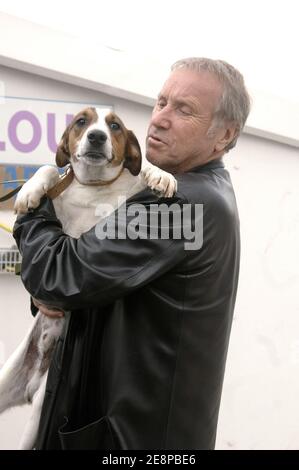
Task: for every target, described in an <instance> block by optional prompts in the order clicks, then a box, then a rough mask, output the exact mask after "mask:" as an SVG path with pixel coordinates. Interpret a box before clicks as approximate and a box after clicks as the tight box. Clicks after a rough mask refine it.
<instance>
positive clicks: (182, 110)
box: [179, 107, 191, 116]
mask: <svg viewBox="0 0 299 470" xmlns="http://www.w3.org/2000/svg"><path fill="white" fill-rule="evenodd" d="M179 111H180V112H181V113H182V114H185V116H190V114H191V111H190V109H188V108H184V107H182V108H179Z"/></svg>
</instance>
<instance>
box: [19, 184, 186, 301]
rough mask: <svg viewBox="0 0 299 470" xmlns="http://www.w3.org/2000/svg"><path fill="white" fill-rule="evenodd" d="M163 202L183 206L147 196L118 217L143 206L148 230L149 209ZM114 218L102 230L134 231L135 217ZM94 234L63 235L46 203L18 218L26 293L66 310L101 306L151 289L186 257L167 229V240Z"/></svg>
mask: <svg viewBox="0 0 299 470" xmlns="http://www.w3.org/2000/svg"><path fill="white" fill-rule="evenodd" d="M162 202H163V203H164V206H163V207H166V206H167V207H168V206H169V205H170V204H173V203H176V204H179V205H182V204H183V202H184V200H183V198H180V197H179V196H177V197H176V198H171V199H160V200H158V199H157V198H156V197H155V196H154V195H153V193H152V192H151V191H149V190H145V191H142V192H141V193H139V194H138V195H137V196H134V197H133V198H131V199H130V200H128V201H127V202H126V212H124V211H122V215H123V214H124V213H125V214H127V213H128V210H129V212H130V210H131V209H132V208H133V209H134V207H138V206H132V205H134V204H142V208H143V210H144V213H143V218H142V220H143V221H145V222H144V223H145V224H146V225H149V224H150V222H149V220H150V219H149V210H150V207H151V205H152V204H159V208H160V207H161V203H162ZM139 207H141V206H139ZM118 212H120V210H119V211H116V212H115V213H112V214H111V215H110V216H108V217H106V219H105V223H106V227H109V226H113V223H114V222H115V221H116V222H117V224H116V230H117V233H118V234H120V233H126V231H127V230H128V227H129V228H130V226H131V229H132V224H134V218H135V219H136V213H135V214H131V215H128V216H126V217H124V216H122V217H118ZM133 212H134V211H133ZM145 216H146V218H145ZM170 219H171V218H170ZM110 224H112V225H110ZM101 227H103V226H102V225H101ZM98 229H99V226H96V227H93V228H92V229H90V230H89V231H88V232H86V233H84V234H82V235H81V237H80V238H79V239H75V238H72V237H70V236H68V235H66V234H65V233H64V232H63V229H62V225H61V223H60V221H59V220H58V219H57V218H56V215H55V210H54V207H53V203H52V201H51V200H50V199H48V198H46V197H44V198H43V200H42V202H41V205H40V206H39V208H38V209H37V210H35V211H33V212H31V213H29V214H26V215H22V216H19V217H18V218H17V221H16V223H15V226H14V237H15V240H16V243H17V245H18V247H19V250H20V252H21V254H22V272H21V277H22V281H23V283H24V285H25V287H26V289H27V290H28V291H29V293H30V294H31V295H32V296H33V297H35V298H36V299H38V300H40V301H42V302H43V303H45V304H47V305H51V306H55V307H58V308H61V309H64V310H74V309H79V308H83V307H88V306H89V307H94V306H99V305H102V304H105V303H109V302H110V301H113V300H115V299H116V298H119V297H122V296H124V295H126V294H127V293H129V292H131V291H132V290H134V289H137V288H139V287H141V286H143V285H145V284H147V283H149V282H150V281H151V280H153V279H155V278H157V277H159V276H161V275H162V274H163V273H164V272H166V271H168V270H169V269H171V268H172V267H173V266H175V265H176V264H177V263H179V262H180V261H181V260H182V259H183V258H184V256H185V251H184V240H183V239H182V238H180V239H177V237H173V236H172V227H171V226H170V237H169V238H168V239H161V237H144V238H143V237H137V238H136V239H133V238H134V237H132V236H131V237H128V236H126V237H125V238H120V239H116V238H113V237H111V236H109V237H103V236H99V230H98ZM101 233H102V231H101Z"/></svg>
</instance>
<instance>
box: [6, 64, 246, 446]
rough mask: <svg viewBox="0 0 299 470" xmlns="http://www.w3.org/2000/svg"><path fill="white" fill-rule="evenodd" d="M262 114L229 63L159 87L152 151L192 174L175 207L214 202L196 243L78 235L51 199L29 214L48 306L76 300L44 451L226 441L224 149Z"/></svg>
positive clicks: (233, 280)
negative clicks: (222, 435) (222, 417)
mask: <svg viewBox="0 0 299 470" xmlns="http://www.w3.org/2000/svg"><path fill="white" fill-rule="evenodd" d="M248 113H249V97H248V93H247V91H246V88H245V86H244V82H243V77H242V76H241V74H240V73H239V72H238V71H237V70H235V69H234V68H233V67H232V66H230V65H229V64H227V63H225V62H223V61H214V60H210V59H197V58H192V59H186V60H182V61H179V62H177V63H176V64H174V66H173V67H172V72H171V74H170V76H169V78H168V80H167V81H166V83H165V84H164V86H163V88H162V90H161V93H160V95H159V97H158V100H157V104H156V106H155V108H154V111H153V115H152V119H151V122H150V125H149V130H148V135H147V141H146V145H147V159H148V160H149V161H150V162H151V163H153V164H155V165H157V166H159V167H161V168H162V169H165V170H167V171H169V172H172V173H173V174H175V175H176V177H177V179H178V192H177V195H176V196H175V198H173V199H171V201H170V202H168V205H169V204H170V203H176V204H177V205H178V207H181V208H183V207H184V206H185V205H187V206H188V205H189V206H190V205H191V206H192V208H193V209H194V210H195V209H196V207H197V206H199V207H203V243H202V246H198V247H197V248H196V249H194V247H193V248H191V249H187V248H186V240H185V239H184V237H183V236H182V237H176V236H174V235H173V233H174V229H175V227H174V225H172V226H171V227H170V237H169V238H168V239H167V238H163V237H158V238H157V237H144V238H142V237H139V238H137V239H135V240H132V239H130V237H127V238H126V239H119V240H113V239H108V238H106V239H103V240H99V239H98V238H97V236H96V231H95V230H94V229H92V230H90V231H89V232H88V233H86V234H83V235H82V236H81V238H80V239H79V240H78V241H77V240H74V239H72V238H70V237H67V236H66V235H65V234H63V232H62V230H61V226H60V224H59V221H57V219H56V217H55V213H54V210H53V206H52V203H51V201H50V200H48V199H47V198H45V199H44V200H43V202H42V204H41V206H40V207H39V209H38V210H36V211H35V212H34V213H33V214H28V215H26V216H22V217H19V219H18V221H17V223H16V225H15V232H14V234H15V238H16V241H17V243H18V246H19V247H20V250H21V252H22V254H23V265H22V279H23V282H24V284H25V286H26V288H27V289H28V291H29V292H30V294H31V295H32V296H33V297H35V298H37V299H39V303H38V305H39V307H40V309H41V310H42V311H43V313H45V314H48V315H52V316H55V315H59V312H57V311H55V310H51V309H49V308H47V307H45V306H43V305H42V304H43V302H45V304H48V305H49V304H50V305H56V306H57V307H58V308H59V309H61V310H72V315H71V319H70V322H69V325H68V332H67V335H66V337H65V338H60V340H59V341H58V344H57V347H56V350H55V355H54V359H53V361H52V364H51V368H50V371H49V378H48V384H47V391H46V397H45V402H44V406H43V411H42V416H41V423H40V429H39V438H38V442H37V448H40V449H61V448H63V449H79V448H82V449H88V448H93V449H111V448H117V449H213V448H214V445H215V438H216V428H217V419H218V412H219V406H220V398H221V390H222V384H223V377H224V370H225V362H226V355H227V349H228V342H229V335H230V329H231V322H232V316H233V309H234V303H235V297H236V291H237V282H238V271H239V252H240V241H239V221H238V213H237V207H236V202H235V196H234V192H233V188H232V184H231V181H230V178H229V174H228V172H227V171H226V170H225V169H224V164H223V162H222V156H223V155H224V154H225V152H227V151H228V150H229V149H231V148H232V147H233V146H234V145H235V143H236V141H237V138H238V136H239V134H240V131H241V130H242V128H243V126H244V124H245V121H246V118H247V115H248ZM136 203H138V204H139V205H140V204H142V207H143V208H145V212H150V210H151V207H153V206H152V205H153V204H156V205H157V204H158V205H159V204H160V205H161V201H159V200H158V199H157V197H155V195H153V194H152V193H151V192H150V191H149V190H145V191H143V192H141V193H139V194H138V195H136V196H134V198H132V199H131V200H130V201H127V208H130V207H132V205H133V204H136ZM163 203H164V204H165V200H163ZM201 205H203V206H201ZM189 206H188V207H189ZM195 212H196V210H195ZM195 212H194V211H193V215H192V216H191V219H192V220H191V222H192V227H193V229H194V228H195V231H196V230H197V231H198V226H197V224H196V217H195V216H194V213H195ZM131 220H132V217H131V218H130V217H129V218H128V220H127V221H126V222H119V223H120V225H121V224H122V223H123V224H129V223H130V221H131ZM147 220H149V219H147ZM171 223H172V222H170V224H171ZM122 228H126V227H122ZM160 228H161V227H160ZM197 235H198V233H197Z"/></svg>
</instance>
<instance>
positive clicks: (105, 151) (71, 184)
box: [0, 107, 177, 449]
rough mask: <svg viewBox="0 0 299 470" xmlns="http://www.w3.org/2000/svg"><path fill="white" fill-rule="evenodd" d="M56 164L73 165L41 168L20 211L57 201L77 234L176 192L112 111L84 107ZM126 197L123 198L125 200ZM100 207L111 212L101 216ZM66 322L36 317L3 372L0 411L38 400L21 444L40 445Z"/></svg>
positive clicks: (67, 227) (22, 196) (23, 193)
mask: <svg viewBox="0 0 299 470" xmlns="http://www.w3.org/2000/svg"><path fill="white" fill-rule="evenodd" d="M56 164H57V166H58V167H64V166H65V165H68V164H69V165H70V169H69V171H68V173H67V175H66V176H65V177H63V178H60V176H59V172H58V170H57V168H55V167H51V166H48V165H46V166H43V167H41V168H40V169H39V170H38V171H37V172H36V173H35V174H34V176H33V177H32V178H31V179H30V180H29V181H28V182H27V183H25V185H24V186H23V187H22V189H21V190H20V192H19V194H18V196H17V199H16V203H15V210H16V212H18V213H26V212H27V211H28V210H30V209H33V208H36V207H37V206H38V205H39V203H40V199H41V197H42V196H43V195H44V194H46V193H47V194H48V195H49V196H50V197H52V198H53V204H54V208H55V212H56V215H57V217H58V218H59V219H60V221H61V223H62V226H63V230H64V231H65V233H67V234H68V235H70V236H72V237H74V238H79V236H80V235H81V234H82V233H83V232H86V231H88V230H89V229H90V228H92V227H93V226H95V225H96V224H97V223H98V222H99V220H100V219H101V218H103V217H104V216H107V215H108V214H107V207H108V204H109V207H111V211H113V210H115V209H117V207H118V205H119V203H120V201H122V202H123V200H124V197H125V198H129V197H130V196H132V195H134V194H136V193H137V192H139V191H141V190H142V189H144V188H145V187H146V186H149V187H150V188H152V189H154V190H156V191H158V192H160V193H161V194H163V195H164V196H165V197H170V196H172V195H173V193H174V192H175V191H176V188H177V186H176V180H175V178H174V177H173V176H172V175H170V174H168V173H166V172H165V171H163V170H160V169H159V168H156V167H154V166H152V165H150V164H148V165H147V166H146V167H145V168H144V169H143V170H142V171H141V151H140V146H139V143H138V141H137V138H136V137H135V135H134V134H133V132H132V131H130V130H128V129H126V127H125V125H124V124H123V122H122V121H121V119H120V118H119V117H118V116H117V115H116V114H115V113H113V112H111V110H109V109H104V108H91V107H90V108H86V109H84V110H83V111H81V112H80V113H78V114H77V115H76V116H75V117H74V119H73V120H72V122H71V123H70V125H69V126H68V127H67V128H66V130H65V132H64V134H63V136H62V139H61V141H60V143H59V146H58V149H57V153H56ZM120 196H122V198H120ZM101 206H103V207H105V212H103V213H101ZM64 322H65V319H64V318H61V319H51V318H49V317H46V316H45V315H42V314H41V313H40V312H39V313H38V314H37V315H36V317H35V319H34V322H33V325H32V327H31V328H30V330H29V332H28V334H27V336H26V337H25V338H24V340H23V341H22V343H21V344H20V345H19V347H18V348H17V349H16V351H15V352H14V353H13V354H12V356H11V357H10V358H9V359H8V360H7V362H6V363H5V364H4V366H3V367H2V369H1V371H0V413H2V412H3V411H5V410H7V409H8V408H11V407H13V406H18V405H23V404H25V403H32V413H31V417H30V419H29V422H28V423H27V425H26V428H25V432H24V433H23V436H22V439H21V442H20V447H19V448H20V449H32V448H33V447H34V444H35V440H36V436H37V431H38V426H39V419H40V413H41V408H42V404H43V399H44V394H45V388H46V381H47V375H48V368H49V364H50V361H51V355H52V351H53V349H54V347H55V344H56V341H57V339H58V338H59V336H60V335H61V333H62V331H63V328H64Z"/></svg>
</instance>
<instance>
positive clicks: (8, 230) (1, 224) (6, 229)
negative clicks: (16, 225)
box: [0, 222, 12, 233]
mask: <svg viewBox="0 0 299 470" xmlns="http://www.w3.org/2000/svg"><path fill="white" fill-rule="evenodd" d="M0 228H3V230H5V231H6V232H9V233H12V229H11V228H10V227H9V226H8V225H6V224H4V223H3V222H0Z"/></svg>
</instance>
